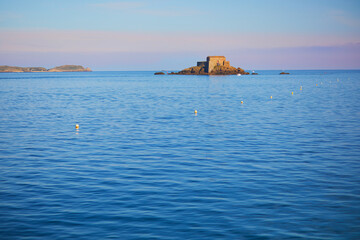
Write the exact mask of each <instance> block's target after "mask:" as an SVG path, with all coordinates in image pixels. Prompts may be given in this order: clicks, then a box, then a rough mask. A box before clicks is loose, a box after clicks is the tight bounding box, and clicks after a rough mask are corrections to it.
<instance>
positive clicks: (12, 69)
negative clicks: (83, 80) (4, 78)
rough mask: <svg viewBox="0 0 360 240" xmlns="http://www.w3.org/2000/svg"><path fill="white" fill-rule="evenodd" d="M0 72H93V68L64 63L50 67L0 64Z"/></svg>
mask: <svg viewBox="0 0 360 240" xmlns="http://www.w3.org/2000/svg"><path fill="white" fill-rule="evenodd" d="M0 72H91V69H90V68H84V67H83V66H80V65H62V66H58V67H54V68H50V69H46V68H43V67H13V66H0Z"/></svg>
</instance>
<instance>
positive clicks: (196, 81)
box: [0, 70, 360, 240]
mask: <svg viewBox="0 0 360 240" xmlns="http://www.w3.org/2000/svg"><path fill="white" fill-rule="evenodd" d="M257 72H258V73H259V75H248V76H236V75H235V76H180V75H154V72H151V71H133V72H129V71H127V72H125V71H123V72H120V71H117V72H115V71H114V72H105V71H104V72H102V71H94V72H72V73H47V72H46V73H1V74H0V239H52V240H54V239H86V240H89V239H90V240H91V239H125V240H127V239H259V240H260V239H264V240H265V239H310V240H311V239H314V240H319V239H329V240H330V239H331V240H332V239H354V240H355V239H360V71H358V70H301V71H300V70H297V71H295V70H294V71H289V73H290V74H289V75H279V73H280V72H281V71H257ZM195 110H196V112H197V113H195ZM76 124H78V125H79V128H78V129H77V128H76V127H75V126H76Z"/></svg>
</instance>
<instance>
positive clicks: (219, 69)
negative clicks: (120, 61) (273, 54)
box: [154, 56, 289, 75]
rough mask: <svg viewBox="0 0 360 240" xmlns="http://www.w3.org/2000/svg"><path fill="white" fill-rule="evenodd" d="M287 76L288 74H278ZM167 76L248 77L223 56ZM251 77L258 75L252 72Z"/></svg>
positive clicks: (213, 57)
mask: <svg viewBox="0 0 360 240" xmlns="http://www.w3.org/2000/svg"><path fill="white" fill-rule="evenodd" d="M280 74H289V73H283V72H282V73H280ZM154 75H165V73H164V72H156V73H154ZM168 75H250V73H248V72H246V71H245V70H244V69H242V68H240V67H238V68H236V67H233V66H231V65H230V62H229V61H226V57H224V56H208V57H207V58H206V61H200V62H197V65H196V66H193V67H189V68H185V69H183V70H181V71H179V72H170V73H168ZM251 75H258V73H255V72H252V73H251Z"/></svg>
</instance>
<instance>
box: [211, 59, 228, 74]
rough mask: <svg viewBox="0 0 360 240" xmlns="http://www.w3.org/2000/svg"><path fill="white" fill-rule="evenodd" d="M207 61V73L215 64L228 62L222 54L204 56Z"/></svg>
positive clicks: (221, 64)
mask: <svg viewBox="0 0 360 240" xmlns="http://www.w3.org/2000/svg"><path fill="white" fill-rule="evenodd" d="M206 60H207V62H208V69H207V70H208V73H210V72H211V71H212V70H213V69H214V67H215V66H217V65H220V66H223V65H225V64H229V65H230V63H229V62H228V61H226V58H225V57H224V56H209V57H207V58H206Z"/></svg>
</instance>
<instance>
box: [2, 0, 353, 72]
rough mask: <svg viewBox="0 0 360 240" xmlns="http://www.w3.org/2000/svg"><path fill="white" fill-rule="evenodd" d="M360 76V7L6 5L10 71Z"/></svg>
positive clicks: (195, 1) (15, 1) (283, 0)
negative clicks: (210, 63) (199, 66)
mask: <svg viewBox="0 0 360 240" xmlns="http://www.w3.org/2000/svg"><path fill="white" fill-rule="evenodd" d="M212 55H221V56H226V57H227V60H229V61H230V63H231V65H233V66H235V67H241V68H244V69H246V70H265V69H277V70H291V69H360V0H251V1H249V0H244V1H243V0H221V1H219V0H216V1H215V0H181V1H176V0H151V1H149V0H135V1H129V0H127V1H114V0H112V1H111V0H110V1H102V0H86V1H85V0H0V65H10V66H33V67H34V66H43V67H47V68H50V67H54V66H59V65H64V64H77V65H83V66H86V67H90V68H92V69H93V70H98V71H102V70H105V71H107V70H119V71H121V70H181V69H183V68H186V67H189V66H194V65H196V61H203V60H205V59H206V57H207V56H212Z"/></svg>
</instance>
